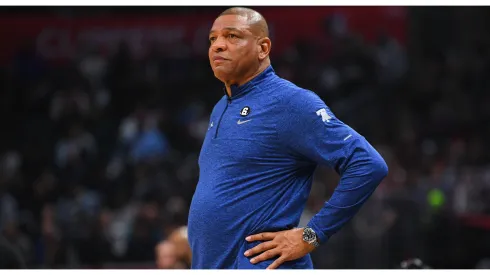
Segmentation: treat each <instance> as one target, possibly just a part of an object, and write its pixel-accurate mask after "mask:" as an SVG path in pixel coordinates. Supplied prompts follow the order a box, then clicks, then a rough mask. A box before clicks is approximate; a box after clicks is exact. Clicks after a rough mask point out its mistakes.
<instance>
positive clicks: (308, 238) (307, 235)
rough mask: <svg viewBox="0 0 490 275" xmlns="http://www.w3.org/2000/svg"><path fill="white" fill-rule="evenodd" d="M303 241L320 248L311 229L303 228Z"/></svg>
mask: <svg viewBox="0 0 490 275" xmlns="http://www.w3.org/2000/svg"><path fill="white" fill-rule="evenodd" d="M303 241H305V242H307V243H309V244H312V245H313V246H315V247H318V246H320V243H319V242H318V236H317V235H316V232H315V230H313V229H312V228H311V227H304V228H303Z"/></svg>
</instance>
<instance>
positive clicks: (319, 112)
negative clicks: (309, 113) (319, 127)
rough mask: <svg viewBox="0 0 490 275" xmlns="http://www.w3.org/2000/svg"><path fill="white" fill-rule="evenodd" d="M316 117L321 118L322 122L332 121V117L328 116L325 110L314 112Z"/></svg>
mask: <svg viewBox="0 0 490 275" xmlns="http://www.w3.org/2000/svg"><path fill="white" fill-rule="evenodd" d="M316 115H317V116H321V117H322V121H323V122H330V120H331V119H332V117H331V116H329V115H328V113H327V110H325V108H322V109H320V110H318V111H316Z"/></svg>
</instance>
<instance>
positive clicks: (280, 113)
mask: <svg viewBox="0 0 490 275" xmlns="http://www.w3.org/2000/svg"><path fill="white" fill-rule="evenodd" d="M245 107H248V110H249V112H248V114H247V115H245V116H244V115H243V114H245V113H247V112H242V110H243V109H244V108H245ZM322 109H323V110H325V111H321V110H322ZM319 164H321V165H327V166H329V167H331V168H333V169H335V170H336V171H337V172H338V173H339V174H340V175H341V179H340V182H339V185H338V187H337V188H336V190H335V191H334V193H333V195H332V197H331V198H330V200H329V201H328V202H326V203H325V205H324V207H323V209H322V210H321V211H320V212H319V213H318V214H317V215H316V216H315V217H314V218H313V219H312V220H311V221H310V223H309V226H311V227H312V228H313V229H314V230H315V231H316V232H317V234H318V237H319V239H320V240H321V243H325V242H326V241H327V240H328V238H329V237H330V236H331V235H332V234H334V233H335V232H336V231H338V230H339V229H340V228H342V226H343V225H344V224H345V223H346V222H347V221H349V220H350V219H351V218H352V217H353V216H354V214H355V213H356V212H357V210H358V209H359V208H360V206H361V205H362V204H363V203H364V202H365V201H366V200H367V199H368V198H369V196H370V195H371V194H372V192H373V191H374V190H375V188H376V187H377V186H378V184H379V183H380V181H381V180H382V179H383V178H384V177H385V176H386V174H387V172H388V168H387V166H386V163H385V161H384V160H383V158H382V157H381V156H380V155H379V154H378V152H377V151H376V150H375V149H374V148H373V147H372V146H371V145H370V144H369V143H368V142H367V141H366V139H365V138H364V137H363V136H361V135H360V134H358V133H357V132H356V131H354V130H353V129H352V128H350V127H349V126H347V125H345V124H344V123H342V122H341V121H340V120H338V119H337V118H336V117H335V115H334V114H333V113H332V112H331V111H330V109H329V108H328V107H327V106H326V105H325V103H324V102H323V101H322V100H321V99H320V98H319V97H318V96H317V95H316V94H315V93H313V92H311V91H307V90H304V89H301V88H299V87H297V86H295V85H294V84H292V83H291V82H289V81H286V80H284V79H282V78H280V77H278V76H277V75H276V74H275V72H274V70H273V69H272V67H269V68H267V69H266V70H265V71H264V72H263V73H261V74H260V75H258V76H257V77H256V78H254V79H253V80H251V81H250V82H248V83H247V84H245V85H242V86H240V87H236V86H232V97H231V98H228V96H226V95H225V96H223V98H222V99H221V100H220V101H219V102H218V103H217V104H216V106H215V107H214V109H213V112H212V114H211V117H210V123H209V128H208V132H207V134H206V137H205V139H204V142H203V145H202V149H201V153H200V156H199V168H200V177H199V182H198V184H197V187H196V191H195V193H194V196H193V199H192V203H191V208H190V213H189V220H188V229H189V231H188V233H189V242H190V245H191V248H192V268H195V269H204V268H206V269H218V268H219V269H222V268H235V269H252V268H266V267H267V266H268V265H269V264H271V263H272V262H273V260H274V259H275V258H274V259H271V260H268V261H265V262H263V263H260V264H258V265H252V264H250V263H249V258H247V257H245V256H243V253H244V252H245V250H247V249H249V248H252V247H253V246H255V245H257V244H258V243H254V244H249V243H248V242H246V241H245V237H246V236H248V235H251V234H255V233H260V232H271V231H280V230H286V229H290V228H294V227H296V226H297V225H298V223H299V219H300V216H301V213H302V211H303V209H304V207H305V203H306V200H307V198H308V195H309V193H310V189H311V184H312V176H313V172H314V171H315V169H316V167H317V165H319ZM281 268H313V266H312V262H311V258H310V256H309V255H307V256H305V257H303V258H301V259H298V260H295V261H292V262H287V263H284V264H283V265H282V266H281Z"/></svg>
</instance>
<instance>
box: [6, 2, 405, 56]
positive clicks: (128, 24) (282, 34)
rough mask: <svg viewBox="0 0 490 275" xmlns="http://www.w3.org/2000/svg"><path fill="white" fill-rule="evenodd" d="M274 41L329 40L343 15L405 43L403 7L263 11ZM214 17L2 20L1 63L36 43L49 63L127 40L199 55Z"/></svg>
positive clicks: (362, 29) (372, 33)
mask: <svg viewBox="0 0 490 275" xmlns="http://www.w3.org/2000/svg"><path fill="white" fill-rule="evenodd" d="M260 11H261V12H262V13H263V15H264V16H265V17H266V19H267V20H268V23H269V26H270V28H271V37H272V39H273V55H274V54H280V53H281V52H282V51H283V50H284V49H285V48H287V47H288V46H289V45H291V44H292V43H293V42H294V41H296V40H298V39H301V38H308V39H309V40H313V41H314V40H315V39H317V38H318V39H322V38H323V37H325V33H326V28H325V22H326V20H327V18H328V17H329V16H332V15H336V14H337V15H339V14H340V15H342V17H343V18H345V23H346V26H347V28H348V29H349V30H350V31H354V32H356V33H359V34H361V35H363V37H364V38H365V39H366V40H368V41H373V40H374V39H375V38H376V36H377V35H378V33H379V32H380V31H384V32H385V33H388V34H389V35H391V36H392V37H395V38H397V40H398V41H399V42H401V43H402V44H404V43H405V40H406V21H407V20H406V9H405V8H404V7H264V8H262V9H260ZM215 16H216V14H209V13H206V14H198V15H189V16H182V15H179V16H177V15H175V16H153V15H152V16H113V17H97V18H59V17H49V16H38V17H36V16H18V15H17V16H10V17H9V16H5V17H2V18H0V32H1V33H0V35H2V37H3V39H2V43H0V60H2V61H7V60H9V59H10V58H11V57H12V56H13V55H14V54H15V52H16V50H17V49H19V47H21V46H22V45H23V44H25V43H34V45H35V47H36V50H37V52H38V53H39V54H40V55H41V56H43V57H44V58H46V59H48V60H60V59H66V58H71V57H73V55H74V53H75V52H76V51H77V49H78V47H79V46H80V45H92V46H95V47H97V48H99V49H103V50H105V51H108V52H112V51H113V50H114V49H115V48H116V47H117V45H118V44H119V42H121V41H125V42H127V43H128V45H129V46H130V49H131V50H132V52H133V53H134V54H135V55H136V56H142V55H144V54H145V53H146V52H147V51H148V49H149V48H150V47H151V46H152V45H158V46H159V47H164V48H165V49H166V51H168V52H169V53H172V51H173V50H178V49H179V47H181V46H182V45H185V46H186V47H188V48H189V50H190V51H191V52H192V53H193V54H196V55H202V54H206V52H207V46H208V42H207V36H208V32H209V28H210V26H211V24H212V22H213V20H214V18H215Z"/></svg>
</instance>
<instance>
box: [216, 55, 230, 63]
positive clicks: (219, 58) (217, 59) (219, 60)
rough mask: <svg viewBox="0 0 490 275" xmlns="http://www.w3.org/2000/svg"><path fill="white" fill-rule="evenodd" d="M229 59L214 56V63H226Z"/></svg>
mask: <svg viewBox="0 0 490 275" xmlns="http://www.w3.org/2000/svg"><path fill="white" fill-rule="evenodd" d="M226 60H228V59H226V58H224V57H221V56H213V61H214V62H223V61H226Z"/></svg>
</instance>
